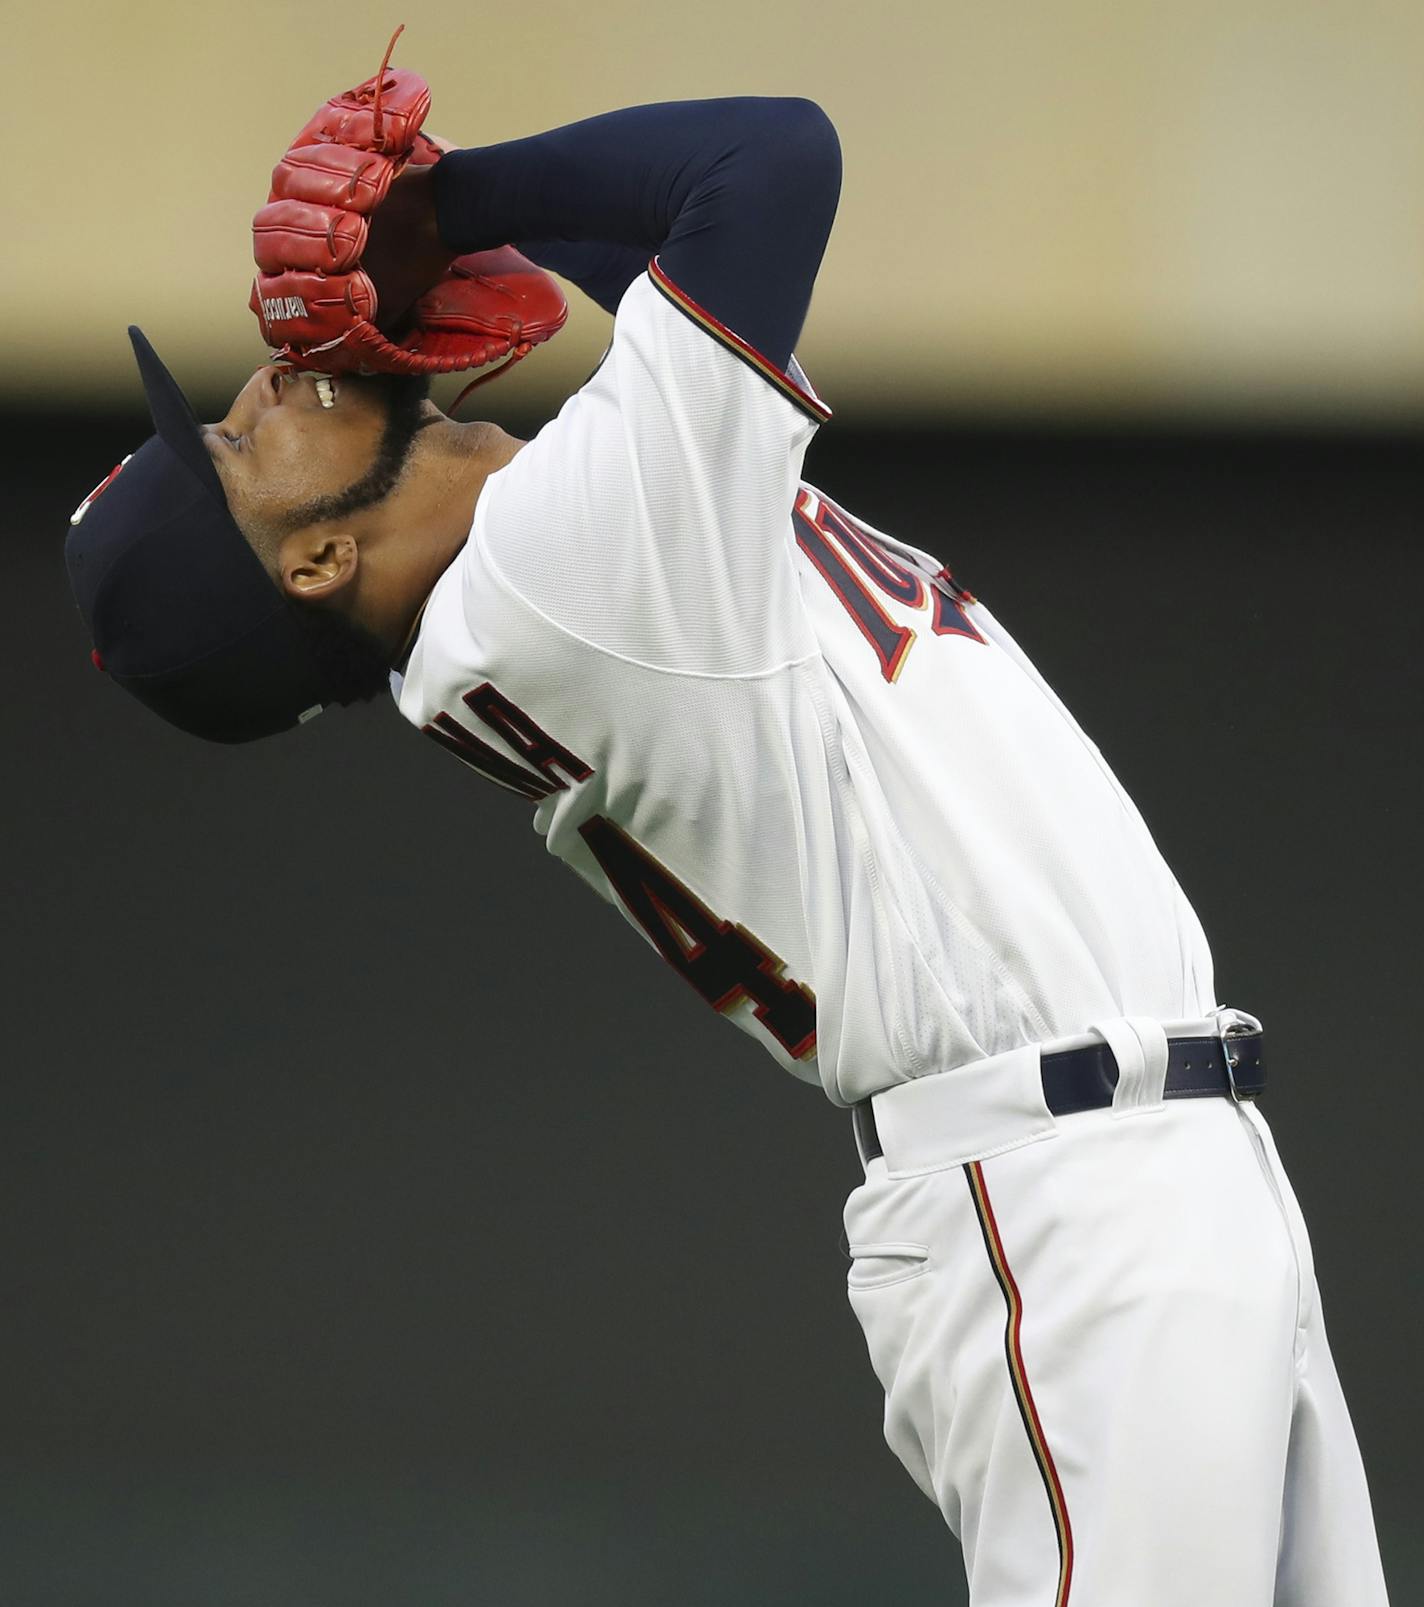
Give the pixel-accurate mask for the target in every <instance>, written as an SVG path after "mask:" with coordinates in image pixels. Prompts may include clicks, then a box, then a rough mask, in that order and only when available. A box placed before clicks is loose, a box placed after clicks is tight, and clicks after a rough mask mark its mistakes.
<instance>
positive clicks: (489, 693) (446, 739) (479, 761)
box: [421, 681, 593, 803]
mask: <svg viewBox="0 0 1424 1607" xmlns="http://www.w3.org/2000/svg"><path fill="white" fill-rule="evenodd" d="M461 701H462V702H463V703H464V704H465V706H466V708H468V709H469V710H470V712H471V713H472V714H473V715H474V716H475V718H476V719H478V720H481V721H483V723H484V724H485V725H487V726H488V727H489V728H490V730H491V731H493V732H495V733H496V734H497V735H498V736H500V737H502V738H503V739H504V741H505V742H506V743H508V745H509V746H510V747H511V748H513V749H514V751H515V752H516V753H517V754H519V756H520V758H521V759H523V760H524V761H525V764H527V765H529V766H530V767H531V768H529V769H526V768H525V764H519V763H517V762H516V761H515V760H513V759H510V758H508V757H507V756H506V755H505V754H503V753H500V752H499V751H498V750H497V749H496V748H492V747H490V745H489V743H488V742H483V741H481V740H480V738H479V737H477V736H476V735H475V734H474V732H473V731H471V730H469V728H468V727H466V726H463V725H461V724H460V722H459V721H458V720H456V719H454V718H453V717H452V716H451V715H449V714H446V713H444V712H443V711H442V712H441V713H439V714H437V715H436V716H435V718H434V719H433V720H431V721H428V722H427V723H426V724H425V725H423V726H422V727H421V730H422V731H424V733H425V734H426V736H428V737H433V738H434V740H435V741H436V742H438V743H439V744H440V746H441V747H442V748H445V749H446V750H447V751H448V752H450V753H453V754H454V755H455V757H456V758H457V759H459V760H460V761H461V762H462V763H464V764H467V765H469V767H470V768H471V769H472V770H475V771H478V772H479V774H480V775H482V776H484V777H485V778H486V779H487V780H489V781H493V782H494V783H495V784H496V785H497V786H501V787H504V788H507V789H508V790H509V791H510V792H514V793H517V794H518V795H519V796H520V797H521V798H527V799H528V800H529V801H530V802H531V803H538V802H539V801H540V800H541V799H543V798H547V797H548V796H549V795H550V793H554V792H566V791H567V790H568V785H569V784H568V781H566V780H565V779H564V776H561V775H558V774H556V768H557V769H558V770H562V771H563V772H564V774H565V775H567V776H568V777H570V778H571V779H572V780H574V781H587V780H588V778H589V777H590V776H591V775H592V774H593V771H592V769H591V768H590V767H589V766H588V765H586V764H585V763H584V762H583V760H582V759H580V758H579V757H578V755H577V754H574V753H570V752H569V750H568V749H567V748H566V747H564V746H562V744H560V743H558V742H555V741H554V739H553V738H552V737H551V736H550V735H549V733H548V732H547V731H545V730H543V729H542V728H541V727H540V726H538V725H536V724H535V723H534V721H533V720H532V719H530V717H529V716H528V715H527V714H526V713H525V712H524V710H523V709H521V708H520V707H519V705H518V704H517V703H511V702H510V701H509V699H508V698H507V697H505V696H504V694H503V693H502V692H499V691H497V690H496V689H495V688H494V687H493V686H491V685H490V683H489V682H488V681H484V682H482V683H481V684H480V685H479V686H477V687H476V688H475V689H474V691H473V692H466V693H465V695H464V697H463V698H462V699H461Z"/></svg>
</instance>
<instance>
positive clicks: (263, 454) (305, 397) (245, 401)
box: [204, 365, 428, 530]
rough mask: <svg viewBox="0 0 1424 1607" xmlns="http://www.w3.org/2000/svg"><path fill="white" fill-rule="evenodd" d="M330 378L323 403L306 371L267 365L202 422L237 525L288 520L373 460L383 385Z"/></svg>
mask: <svg viewBox="0 0 1424 1607" xmlns="http://www.w3.org/2000/svg"><path fill="white" fill-rule="evenodd" d="M331 384H332V386H333V387H334V390H335V405H334V406H332V407H323V406H322V403H321V398H320V396H319V394H318V390H317V385H316V381H315V379H314V378H313V376H311V375H310V374H293V375H287V374H284V373H283V371H282V370H281V369H279V368H276V367H273V366H271V365H267V366H265V367H263V368H259V369H258V370H257V372H256V373H255V374H254V375H253V376H252V378H251V379H250V380H248V382H247V383H246V385H244V386H243V387H242V389H241V390H240V391H239V392H238V394H237V396H236V398H235V399H234V401H233V404H232V406H231V407H230V408H229V409H228V410H227V413H226V415H225V416H224V417H223V418H222V419H221V420H220V421H219V422H218V423H216V424H209V425H206V426H205V427H204V436H205V438H206V441H207V446H208V450H209V451H210V452H211V453H212V455H213V458H214V460H215V462H216V463H217V467H218V474H219V476H220V478H221V479H222V483H223V490H224V491H225V492H226V494H227V500H228V506H229V507H230V508H231V510H232V513H233V516H234V518H236V520H237V522H238V524H239V525H241V526H242V527H243V528H244V529H249V530H250V529H254V528H265V529H274V530H280V529H283V528H286V527H289V526H290V524H291V520H292V515H293V513H294V511H295V510H299V509H302V508H307V507H311V506H313V505H315V504H319V503H321V502H323V501H325V500H327V499H331V498H335V497H338V496H340V495H341V494H342V493H343V492H345V491H346V490H347V489H348V488H349V487H350V486H352V485H353V484H356V483H357V482H359V481H360V480H361V478H362V477H363V476H364V475H365V474H366V473H367V471H368V470H369V469H370V467H371V465H372V464H373V462H374V461H375V459H376V456H377V453H378V450H379V448H380V445H381V440H382V436H383V434H384V431H385V425H386V421H387V418H388V416H389V408H388V406H387V401H386V391H385V390H384V388H383V387H382V385H381V384H380V383H379V382H376V381H371V380H363V379H360V378H357V377H355V376H345V375H343V376H341V377H339V378H336V379H333V380H332V381H331ZM427 405H428V404H427Z"/></svg>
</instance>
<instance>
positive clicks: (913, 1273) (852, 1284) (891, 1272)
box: [846, 1242, 930, 1290]
mask: <svg viewBox="0 0 1424 1607" xmlns="http://www.w3.org/2000/svg"><path fill="white" fill-rule="evenodd" d="M847 1249H848V1251H849V1254H850V1271H849V1272H848V1273H847V1274H846V1283H847V1285H848V1287H849V1288H850V1289H851V1290H859V1289H884V1288H887V1287H888V1286H889V1285H890V1284H892V1283H905V1282H907V1281H908V1280H909V1279H911V1278H918V1277H920V1276H921V1274H923V1273H925V1272H927V1271H928V1270H929V1264H930V1250H929V1246H928V1245H927V1244H912V1243H908V1242H891V1243H888V1244H853V1243H852V1244H850V1245H848V1246H847Z"/></svg>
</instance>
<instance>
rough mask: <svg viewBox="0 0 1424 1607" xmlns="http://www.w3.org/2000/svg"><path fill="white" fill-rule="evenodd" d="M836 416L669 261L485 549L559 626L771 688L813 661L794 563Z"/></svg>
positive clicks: (523, 472) (522, 478)
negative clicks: (811, 448) (827, 427)
mask: <svg viewBox="0 0 1424 1607" xmlns="http://www.w3.org/2000/svg"><path fill="white" fill-rule="evenodd" d="M827 416H828V412H827V409H826V407H825V405H824V403H822V402H821V401H820V399H819V398H818V397H817V396H816V394H815V392H814V391H813V390H812V389H811V387H810V385H809V384H808V383H807V381H806V379H805V376H804V375H803V374H802V373H801V370H800V368H799V367H798V365H797V364H796V362H795V360H794V358H793V359H792V360H791V361H790V363H789V364H788V365H787V367H786V368H781V367H779V366H778V365H777V364H775V363H774V362H772V361H771V360H770V359H768V358H767V357H765V356H764V355H763V354H761V353H760V352H758V351H757V350H756V349H755V348H753V347H752V346H750V345H749V344H748V343H747V342H746V341H744V340H743V339H742V338H741V337H739V336H738V335H736V334H735V333H733V332H732V331H731V330H729V329H727V328H726V327H724V326H723V325H722V324H721V323H720V322H719V321H718V320H717V319H716V318H715V317H714V316H713V315H712V314H711V313H710V312H708V311H707V310H706V309H704V308H703V307H702V306H701V305H700V304H699V303H698V302H697V301H696V300H694V298H693V297H692V296H690V295H689V294H688V293H687V292H685V291H684V290H683V289H682V288H681V287H680V286H679V285H678V284H676V283H675V282H674V281H673V280H672V278H671V277H670V276H669V275H668V274H667V273H666V272H665V271H664V269H663V267H662V265H661V263H660V261H658V260H656V259H655V260H654V262H653V263H652V264H651V265H650V266H649V268H648V270H647V271H646V272H645V273H644V274H642V275H640V276H639V278H638V279H636V280H635V281H634V282H633V284H632V285H630V286H629V288H628V290H627V292H626V293H625V295H624V297H623V299H622V302H621V303H620V305H619V308H618V312H617V316H616V318H615V321H614V333H613V341H612V345H611V346H610V348H609V350H608V353H607V356H606V357H605V359H604V361H603V363H602V365H601V366H600V368H599V370H598V372H597V373H596V374H595V375H594V377H593V378H592V379H591V380H590V381H589V382H588V384H586V385H585V386H584V387H583V388H582V390H580V391H579V392H577V393H576V394H575V395H574V396H573V397H571V398H570V399H569V401H568V402H567V403H566V404H565V406H564V408H563V409H562V410H561V412H560V413H559V415H558V417H557V418H556V419H555V420H554V421H553V422H552V423H550V424H549V425H547V426H546V427H545V428H544V429H543V430H542V431H541V432H540V433H539V435H538V436H537V437H536V438H535V439H534V440H533V441H532V442H530V443H529V444H528V445H527V446H526V447H525V448H524V449H523V450H522V451H521V452H520V453H519V455H518V456H517V457H516V458H515V459H514V461H513V462H512V463H511V464H510V465H509V466H508V467H507V468H505V469H504V470H502V471H501V472H500V473H499V474H498V475H496V476H494V477H493V478H492V479H491V480H490V481H489V482H488V484H487V486H486V488H485V492H484V494H483V495H482V496H481V498H480V503H479V506H478V508H477V511H476V518H475V525H474V532H473V538H472V539H473V540H474V541H475V542H477V543H479V545H480V547H481V551H482V555H483V558H484V560H485V561H486V562H487V563H488V564H489V565H490V566H491V568H492V569H493V570H494V571H495V573H497V574H498V575H499V576H500V578H501V579H502V580H503V582H504V583H505V585H506V586H507V587H508V588H509V590H511V591H512V592H513V593H515V594H516V595H517V596H518V597H519V598H520V599H522V600H523V602H524V603H525V604H527V605H528V607H529V608H530V609H532V610H533V611H534V612H536V613H537V614H538V615H540V616H542V617H543V618H544V619H545V620H546V621H547V622H548V623H550V624H551V625H553V626H554V627H556V628H558V629H560V630H562V631H565V632H567V633H569V634H571V635H573V636H576V637H578V638H580V639H581V640H583V641H585V642H587V643H588V644H589V645H590V646H591V647H594V648H596V649H599V650H601V651H604V652H608V653H613V654H616V655H619V656H622V657H624V658H628V659H631V660H634V661H637V662H639V663H642V664H645V665H648V666H650V667H653V668H657V669H664V670H669V671H673V672H681V673H689V674H704V675H755V674H763V673H766V672H768V671H771V670H774V669H775V668H777V667H779V666H780V665H783V664H785V663H788V662H791V661H794V660H796V659H798V658H802V657H805V656H807V655H808V654H810V653H813V652H814V651H815V639H814V635H813V633H812V631H811V628H810V625H809V622H808V620H807V618H806V615H805V612H804V609H803V606H802V602H801V596H800V589H799V583H798V580H797V576H796V569H795V565H794V562H793V557H792V548H791V543H792V540H793V537H792V528H791V510H792V506H793V503H794V501H795V496H796V490H797V485H798V481H799V476H800V470H801V462H802V458H803V456H804V454H805V450H806V447H807V444H808V443H809V441H810V439H811V437H812V435H813V434H814V432H815V429H816V426H817V424H818V423H819V422H820V421H821V420H822V419H824V418H825V417H827Z"/></svg>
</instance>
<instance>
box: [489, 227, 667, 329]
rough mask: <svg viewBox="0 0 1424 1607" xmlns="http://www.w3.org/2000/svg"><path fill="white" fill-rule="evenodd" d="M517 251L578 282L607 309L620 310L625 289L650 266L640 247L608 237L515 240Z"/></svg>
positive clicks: (581, 287) (572, 281)
mask: <svg viewBox="0 0 1424 1607" xmlns="http://www.w3.org/2000/svg"><path fill="white" fill-rule="evenodd" d="M514 244H515V247H516V249H517V250H519V251H521V252H523V254H524V255H525V256H526V257H528V258H529V260H530V262H535V263H538V265H539V266H540V267H541V268H547V269H548V270H549V272H550V273H557V274H559V275H561V276H562V277H563V278H565V279H567V280H569V281H570V282H571V283H572V284H576V285H577V286H578V287H579V289H580V290H581V291H583V293H584V295H586V296H587V297H588V298H589V299H590V300H591V301H596V302H597V303H598V305H599V306H600V307H602V308H603V310H604V311H605V312H617V310H618V303H619V302H620V301H622V299H623V292H624V291H625V290H626V289H627V288H628V286H629V285H631V284H632V283H633V281H634V280H635V279H636V278H637V277H638V275H639V274H640V273H642V271H643V270H644V268H646V267H647V266H648V256H649V253H648V252H647V251H645V250H644V249H643V248H642V247H641V246H620V245H614V244H613V243H612V241H609V240H516V241H515V242H514Z"/></svg>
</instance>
